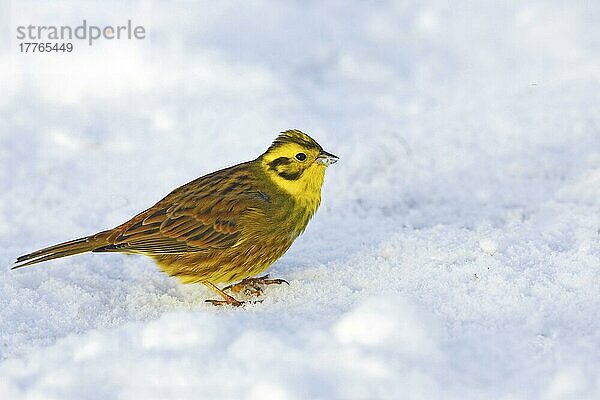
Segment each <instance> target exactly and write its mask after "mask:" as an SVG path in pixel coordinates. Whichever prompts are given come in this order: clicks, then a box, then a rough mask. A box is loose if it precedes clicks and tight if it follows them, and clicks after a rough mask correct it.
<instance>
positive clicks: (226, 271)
mask: <svg viewBox="0 0 600 400" xmlns="http://www.w3.org/2000/svg"><path fill="white" fill-rule="evenodd" d="M292 242H293V240H292V239H291V238H290V239H287V240H278V241H277V242H272V243H264V242H263V243H242V244H240V245H238V246H235V247H231V248H227V249H214V250H206V251H202V252H197V253H183V254H165V255H159V256H155V257H153V258H154V259H155V261H156V262H157V264H158V266H159V267H160V268H161V269H162V270H163V271H164V272H166V273H167V274H168V275H170V276H174V277H176V278H178V279H179V280H180V281H181V282H182V283H198V282H203V281H207V282H210V283H213V284H217V283H227V282H235V281H240V280H242V279H245V278H248V277H252V276H255V275H258V274H260V273H261V272H263V271H265V270H266V269H267V268H269V267H270V266H271V264H273V263H274V262H275V261H276V260H277V259H278V258H279V257H281V256H282V255H283V253H285V252H286V250H287V249H288V248H289V247H290V246H291V244H292Z"/></svg>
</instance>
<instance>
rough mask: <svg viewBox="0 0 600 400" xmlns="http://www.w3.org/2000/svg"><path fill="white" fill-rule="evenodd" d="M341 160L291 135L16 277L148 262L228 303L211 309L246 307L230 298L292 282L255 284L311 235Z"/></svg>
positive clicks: (35, 258)
mask: <svg viewBox="0 0 600 400" xmlns="http://www.w3.org/2000/svg"><path fill="white" fill-rule="evenodd" d="M337 160H338V158H337V157H336V156H334V155H333V154H330V153H327V152H326V151H324V150H323V148H322V147H321V146H320V145H319V144H318V143H317V142H315V141H314V140H313V139H312V138H311V137H310V136H308V135H306V134H305V133H303V132H300V131H298V130H288V131H285V132H283V133H282V134H281V135H279V136H278V137H277V138H276V139H275V141H274V142H273V144H272V145H271V146H270V147H269V148H268V149H267V151H266V152H265V153H264V154H262V155H261V156H260V157H258V158H257V159H255V160H253V161H248V162H245V163H242V164H238V165H235V166H233V167H229V168H225V169H222V170H220V171H216V172H213V173H211V174H208V175H205V176H203V177H200V178H198V179H196V180H194V181H192V182H190V183H188V184H185V185H183V186H181V187H179V188H177V189H175V190H173V191H172V192H171V193H169V194H168V195H167V196H166V197H165V198H164V199H162V200H160V201H159V202H158V203H156V204H155V205H153V206H152V207H150V208H149V209H147V210H146V211H143V212H141V213H139V214H138V215H136V216H135V217H133V218H131V219H130V220H129V221H127V222H125V223H124V224H121V225H119V226H117V227H116V228H113V229H110V230H106V231H102V232H99V233H96V234H95V235H91V236H87V237H84V238H81V239H75V240H71V241H69V242H65V243H61V244H57V245H54V246H50V247H47V248H45V249H42V250H38V251H35V252H33V253H30V254H27V255H24V256H21V257H19V258H17V261H16V264H17V265H16V266H15V267H13V269H14V268H19V267H24V266H26V265H31V264H35V263H39V262H42V261H47V260H52V259H54V258H60V257H66V256H70V255H73V254H79V253H84V252H88V251H92V252H121V253H134V254H144V255H147V256H150V257H152V258H153V259H154V260H155V261H156V262H157V264H158V265H159V267H160V268H161V269H162V270H163V271H164V272H166V273H167V274H169V275H171V276H175V277H177V278H179V280H180V281H181V282H183V283H202V284H204V285H206V286H208V287H209V288H210V289H212V290H213V291H215V292H216V293H218V294H219V295H220V296H221V297H222V298H223V300H207V301H208V302H211V303H213V304H231V305H235V306H239V305H241V304H242V302H241V301H238V300H236V299H235V298H233V297H232V296H230V295H229V294H227V293H225V291H226V290H229V289H231V290H233V291H234V292H238V291H240V290H242V289H245V292H246V293H247V294H255V295H258V294H260V292H261V288H260V285H261V284H273V283H282V282H285V281H284V280H281V279H267V278H268V276H264V277H261V278H252V277H253V276H255V275H257V274H260V273H261V272H263V271H265V270H266V269H267V268H269V266H271V264H273V263H274V262H275V260H277V259H278V258H279V257H281V256H282V255H283V253H285V252H286V250H287V249H288V248H289V247H290V246H291V245H292V243H293V242H294V240H295V239H296V238H297V237H298V236H299V235H300V234H301V233H302V232H303V231H304V229H305V228H306V225H307V224H308V221H309V220H310V218H311V217H312V216H313V214H314V213H315V211H316V210H317V208H318V207H319V203H320V202H321V186H322V184H323V178H324V175H325V168H326V167H327V166H328V165H330V164H333V163H334V162H336V161H337ZM235 281H241V282H240V283H239V284H237V285H229V286H227V287H226V288H224V289H219V288H218V287H217V286H216V284H218V283H227V282H235Z"/></svg>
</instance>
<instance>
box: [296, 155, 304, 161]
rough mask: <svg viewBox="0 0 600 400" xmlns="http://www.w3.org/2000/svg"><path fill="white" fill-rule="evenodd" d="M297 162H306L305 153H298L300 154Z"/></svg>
mask: <svg viewBox="0 0 600 400" xmlns="http://www.w3.org/2000/svg"><path fill="white" fill-rule="evenodd" d="M296 160H298V161H304V160H306V154H304V153H298V154H296Z"/></svg>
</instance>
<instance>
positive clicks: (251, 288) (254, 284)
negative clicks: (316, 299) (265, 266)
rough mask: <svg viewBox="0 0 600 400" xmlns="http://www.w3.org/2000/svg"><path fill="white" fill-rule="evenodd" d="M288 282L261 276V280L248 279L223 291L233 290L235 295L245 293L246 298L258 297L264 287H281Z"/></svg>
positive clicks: (226, 287)
mask: <svg viewBox="0 0 600 400" xmlns="http://www.w3.org/2000/svg"><path fill="white" fill-rule="evenodd" d="M282 283H286V284H288V285H289V283H288V281H286V280H284V279H269V275H268V274H267V275H265V276H261V277H259V278H246V279H243V280H242V281H241V282H239V283H236V284H233V285H229V286H225V287H224V288H223V290H224V291H225V290H231V291H232V292H234V293H244V294H245V295H246V296H255V297H258V296H260V295H261V294H262V293H263V288H262V287H261V286H262V285H280V284H282Z"/></svg>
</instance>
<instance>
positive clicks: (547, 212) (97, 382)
mask: <svg viewBox="0 0 600 400" xmlns="http://www.w3.org/2000/svg"><path fill="white" fill-rule="evenodd" d="M0 8H2V11H3V12H2V13H0V14H1V15H3V17H2V19H0V24H2V29H3V30H4V31H5V32H9V33H7V34H6V35H4V36H6V37H10V38H11V39H10V40H9V41H6V39H2V40H4V42H1V41H0V71H1V72H2V73H1V74H0V92H1V93H2V96H0V121H1V123H0V160H1V168H0V216H1V218H0V265H3V266H5V268H3V269H0V274H1V278H0V378H1V379H0V398H10V399H21V398H24V399H64V398H82V399H111V398H120V399H133V398H148V399H162V398H179V399H185V398H190V399H191V398H194V399H196V398H232V399H233V398H235V399H237V398H249V399H258V398H269V399H271V398H272V399H304V398H321V399H330V398H349V399H354V398H381V399H442V398H443V399H490V398H494V399H525V398H527V399H529V398H532V399H534V398H535V399H537V398H539V399H547V400H551V399H552V400H554V399H594V398H600V347H599V346H598V343H600V321H599V319H598V318H597V314H598V310H599V309H600V108H599V107H598V104H600V24H599V23H598V22H599V21H600V7H598V6H597V5H596V4H595V3H594V2H560V1H544V2H537V1H527V2H497V3H494V2H475V3H469V4H458V3H456V4H455V3H451V4H450V3H448V2H440V1H433V0H431V1H411V2H398V3H394V2H376V3H373V2H356V3H348V2H342V1H330V2H275V1H263V2H258V3H255V2H252V3H250V2H241V1H231V2H229V1H227V2H218V3H217V2H200V3H183V2H173V3H171V2H151V1H138V2H130V3H124V2H117V1H109V2H105V1H103V2H100V1H97V2H85V3H79V2H71V1H59V2H53V5H52V7H50V6H49V5H47V6H46V5H43V4H40V3H37V2H32V1H23V2H16V1H12V2H6V1H5V2H3V3H2V4H0ZM7 15H9V16H10V18H7V17H6V16H7ZM83 18H86V19H87V20H88V22H89V23H96V24H99V25H101V24H115V25H116V24H121V23H124V22H126V21H127V19H132V20H133V21H134V23H136V24H141V25H144V26H145V27H146V30H147V32H148V33H149V38H148V39H147V40H145V41H140V42H127V41H120V42H117V41H113V42H108V41H104V42H102V43H100V41H98V42H95V43H94V46H93V47H88V46H87V45H84V44H82V43H78V42H76V43H75V44H76V48H75V51H74V52H73V53H71V54H44V55H41V54H21V53H19V52H18V50H17V42H16V40H15V39H14V37H15V34H14V32H15V29H16V26H18V25H27V24H30V23H36V24H56V25H61V24H67V23H68V24H73V25H76V24H79V23H81V20H82V19H83ZM288 128H298V129H302V130H304V131H306V132H308V133H309V134H311V135H312V136H313V137H315V138H316V139H317V140H318V141H319V142H320V143H321V144H322V145H323V146H324V147H325V149H326V150H328V151H330V152H332V153H334V154H336V155H338V156H340V161H339V162H338V163H337V164H335V165H333V166H331V167H329V169H328V171H327V176H326V182H325V186H324V189H323V203H322V206H321V209H320V210H319V211H318V213H317V215H316V216H315V217H314V219H313V221H311V223H310V224H309V227H308V229H307V231H306V232H305V234H304V235H303V236H302V237H300V238H299V239H298V240H297V242H296V243H295V244H294V246H292V248H291V249H290V251H289V252H288V253H287V254H286V255H285V256H284V257H282V258H281V259H280V260H279V261H277V263H276V264H275V265H274V266H273V267H272V268H271V270H270V271H269V272H270V273H271V275H272V276H273V277H277V278H284V279H286V280H288V281H289V282H290V285H289V286H287V285H281V286H273V287H269V288H267V289H266V293H265V297H264V301H263V302H262V303H257V304H249V305H247V306H245V307H243V308H239V309H233V308H217V307H214V306H212V305H210V304H207V303H205V302H204V300H205V299H206V298H212V297H213V294H212V293H210V292H209V291H208V290H207V289H205V288H204V287H200V286H197V285H188V286H182V285H180V284H179V283H177V282H176V281H175V280H174V279H171V278H169V277H166V276H165V275H164V274H162V273H161V272H160V271H158V269H157V268H156V267H155V266H154V265H153V263H152V261H151V260H150V259H147V258H144V257H136V256H124V255H117V254H108V255H99V254H88V255H81V256H77V257H71V258H66V259H62V260H57V261H53V262H49V263H46V264H42V265H38V266H34V267H31V268H23V269H20V270H17V271H9V268H10V266H11V265H12V263H13V261H14V259H15V258H16V257H17V256H19V255H21V254H24V253H27V252H29V251H32V250H36V249H38V248H40V247H43V246H46V245H49V244H53V243H57V242H60V241H64V240H69V239H73V238H76V237H80V236H83V235H86V234H90V233H94V232H96V231H99V230H102V229H106V228H109V227H112V226H115V225H117V224H119V223H121V222H122V221H124V220H126V219H127V218H129V217H131V216H132V215H134V214H135V213H137V212H139V211H141V210H142V209H144V208H146V207H147V206H150V205H151V204H153V203H154V202H155V201H157V200H158V199H160V198H161V197H162V196H164V195H165V194H166V193H168V192H169V191H170V190H171V189H173V188H175V187H177V186H179V185H181V184H183V183H185V182H187V181H189V180H191V179H193V178H195V177H197V176H200V175H202V174H205V173H208V172H210V171H213V170H216V169H218V168H222V167H225V166H228V165H232V164H234V163H237V162H240V161H243V160H247V159H250V158H253V157H255V156H256V155H258V154H260V153H261V152H262V151H264V149H266V147H267V146H268V145H269V143H270V141H271V140H272V139H273V138H274V137H275V135H276V134H277V133H278V132H279V131H282V130H284V129H288Z"/></svg>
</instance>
